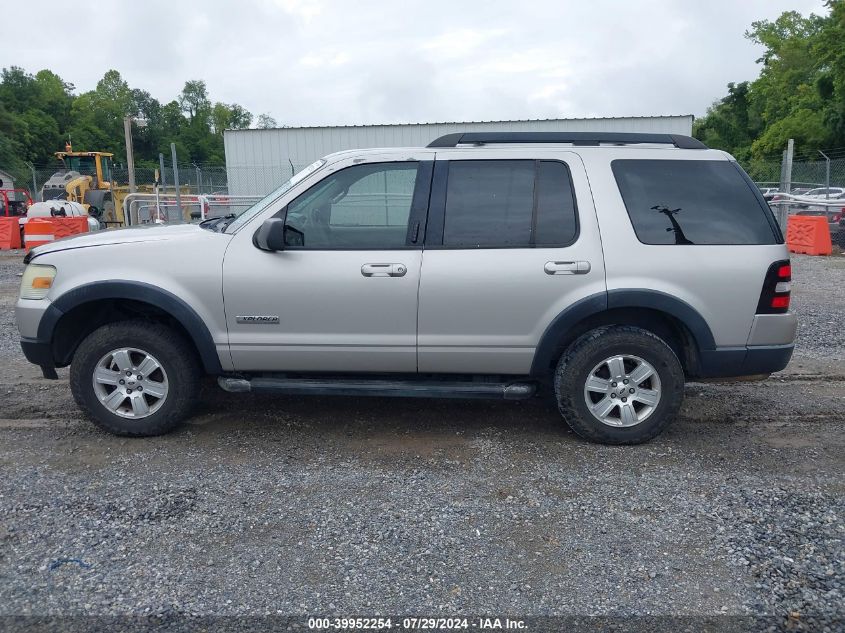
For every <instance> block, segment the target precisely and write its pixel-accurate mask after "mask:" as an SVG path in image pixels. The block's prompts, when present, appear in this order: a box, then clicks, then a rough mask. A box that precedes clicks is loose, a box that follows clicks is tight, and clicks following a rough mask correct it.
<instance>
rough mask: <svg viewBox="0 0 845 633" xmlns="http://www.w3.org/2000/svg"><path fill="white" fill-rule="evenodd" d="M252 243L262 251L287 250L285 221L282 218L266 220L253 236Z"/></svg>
mask: <svg viewBox="0 0 845 633" xmlns="http://www.w3.org/2000/svg"><path fill="white" fill-rule="evenodd" d="M252 243H253V244H255V245H256V246H257V247H258V248H260V249H261V250H262V251H283V250H285V221H284V220H282V219H281V218H270V219H269V220H264V223H263V224H262V225H261V227H260V228H259V229H258V230H257V231H256V232H255V235H253V236H252Z"/></svg>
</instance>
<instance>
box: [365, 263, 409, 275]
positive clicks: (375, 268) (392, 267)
mask: <svg viewBox="0 0 845 633" xmlns="http://www.w3.org/2000/svg"><path fill="white" fill-rule="evenodd" d="M406 272H408V267H407V266H405V264H364V265H363V266H361V274H362V275H364V277H404V276H405V273H406Z"/></svg>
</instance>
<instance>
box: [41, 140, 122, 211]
mask: <svg viewBox="0 0 845 633" xmlns="http://www.w3.org/2000/svg"><path fill="white" fill-rule="evenodd" d="M113 157H114V154H110V153H108V152H74V151H73V148H72V147H71V145H70V143H68V144H67V145H66V146H65V151H64V152H56V158H58V159H59V160H60V161H61V163H62V169H61V170H59V171H57V172H56V173H55V174H53V175H52V176H50V179H49V180H48V181H47V182H45V183H44V186H43V187H42V188H41V195H40V198H41V201H43V202H48V201H50V200H70V201H71V202H78V203H79V204H81V205H83V206H84V207H85V209H86V210H87V211H88V213H89V214H90V215H92V216H94V217H95V218H97V219H99V220H102V221H103V222H108V223H114V222H119V221H121V220H122V219H123V218H122V216H123V213H122V209H121V211H119V212H116V207H117V208H118V209H120V207H119V206H117V202H122V200H123V197H124V196H125V194H126V191H123V188H119V189H118V188H117V187H116V186H115V185H114V183H112V180H111V177H112V174H111V171H112V170H111V164H112V158H113ZM117 198H119V200H117Z"/></svg>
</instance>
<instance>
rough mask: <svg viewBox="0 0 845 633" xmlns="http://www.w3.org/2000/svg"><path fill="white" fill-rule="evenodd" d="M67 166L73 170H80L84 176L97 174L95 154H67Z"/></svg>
mask: <svg viewBox="0 0 845 633" xmlns="http://www.w3.org/2000/svg"><path fill="white" fill-rule="evenodd" d="M65 166H66V167H67V168H68V169H69V170H71V171H78V172H79V173H80V174H82V175H83V176H96V175H97V168H96V166H95V165H94V157H93V156H66V157H65Z"/></svg>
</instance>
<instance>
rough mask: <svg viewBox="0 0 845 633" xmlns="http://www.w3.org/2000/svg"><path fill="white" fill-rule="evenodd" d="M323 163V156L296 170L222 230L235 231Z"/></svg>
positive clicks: (324, 162)
mask: <svg viewBox="0 0 845 633" xmlns="http://www.w3.org/2000/svg"><path fill="white" fill-rule="evenodd" d="M325 164H326V161H325V159H323V158H321V159H319V160H316V161H314V162H313V163H311V164H310V165H308V167H306V168H305V169H303V170H302V171H300V172H298V173H297V174H294V175H293V176H292V177H291V178H290V180H288V181H287V182H286V183H285V184H283V185H282V186H281V187H279V188H278V189H275V190H274V191H272V192H271V193H269V194H268V195H267V196H265V197H264V198H262V199H261V200H259V201H258V202H256V203H255V204H254V205H252V206H251V207H249V208H248V209H246V210H244V211H243V212H242V213H240V214H239V215H238V216H237V217H236V218H235V219H234V220H233V221H232V222H230V223H228V224H227V225H226V227H225V228H224V229H223V230H224V231H225V232H226V233H232V232H233V231H236V230H237V229H239V228H240V227H242V226H243V225H244V224H246V223H247V222H249V221H250V220H251V219H252V218H253V217H255V215H257V214H258V213H260V212H261V211H263V210H264V208H265V207H266V206H267V205H268V204H270V203H271V202H272V201H273V200H275V199H276V198H278V197H279V196H281V195H283V194H284V193H285V192H286V191H289V190H290V189H292V188H293V186H294V185H296V184H297V183H298V182H301V181H302V180H304V179H305V178H307V177H308V176H310V175H311V174H313V173H314V172H315V171H317V170H318V169H320V167H322V166H323V165H325Z"/></svg>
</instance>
